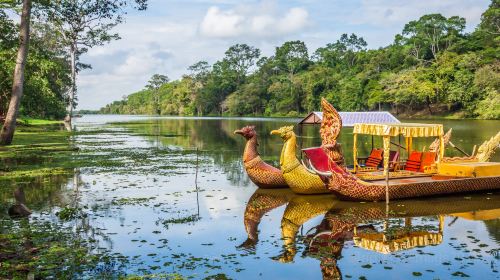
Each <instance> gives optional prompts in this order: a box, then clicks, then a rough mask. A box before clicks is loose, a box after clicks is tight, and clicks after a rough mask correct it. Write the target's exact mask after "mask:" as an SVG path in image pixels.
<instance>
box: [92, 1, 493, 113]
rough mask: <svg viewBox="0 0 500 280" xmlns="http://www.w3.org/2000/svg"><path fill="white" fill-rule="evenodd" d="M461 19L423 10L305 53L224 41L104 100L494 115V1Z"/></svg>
mask: <svg viewBox="0 0 500 280" xmlns="http://www.w3.org/2000/svg"><path fill="white" fill-rule="evenodd" d="M465 23H466V22H465V19H464V18H461V17H458V16H452V17H449V18H446V17H444V16H443V15H441V14H429V15H424V16H422V17H420V18H419V19H417V20H414V21H410V22H409V23H407V24H406V25H405V26H404V28H403V30H402V32H401V33H400V34H397V35H396V36H395V39H394V42H393V43H392V44H390V45H389V46H386V47H383V48H379V49H367V43H366V41H365V40H364V39H363V38H362V37H359V36H357V35H356V34H350V35H349V34H343V35H342V36H341V37H340V38H339V39H338V40H336V41H334V42H332V43H329V44H327V45H326V46H324V47H321V48H318V49H317V50H315V51H313V52H311V51H310V50H308V48H307V46H306V44H305V43H304V42H302V41H289V42H285V43H284V44H283V45H281V46H279V47H276V49H275V52H274V54H273V55H272V56H269V57H264V56H261V52H260V50H259V49H257V48H255V47H252V46H249V45H246V44H236V45H234V46H231V47H230V48H229V49H228V50H227V51H226V52H225V56H224V57H223V58H222V59H221V60H219V61H217V62H215V63H214V64H213V65H209V63H207V62H206V61H200V62H198V63H196V64H194V65H192V66H190V67H189V68H188V69H187V70H188V71H189V73H188V74H186V75H184V76H183V77H182V78H181V79H179V80H174V81H169V79H168V76H167V75H160V74H155V75H154V76H153V77H152V78H151V80H150V81H149V83H148V85H147V86H146V87H145V88H144V89H143V90H141V91H139V92H136V93H133V94H130V95H128V96H126V97H124V98H123V100H120V101H115V102H113V103H111V104H108V105H107V106H105V107H104V108H102V109H101V112H102V113H112V114H161V115H199V116H200V115H231V116H241V115H256V116H260V115H265V116H273V115H276V116H280V115H281V116H285V115H286V116H296V115H299V114H303V113H305V112H308V111H311V110H318V109H319V108H320V106H319V102H320V97H326V98H327V99H328V100H329V101H331V102H332V103H333V104H335V106H336V107H337V108H338V109H339V110H342V111H359V110H390V111H392V112H394V113H396V114H400V115H401V114H402V115H404V116H420V117H422V116H429V115H432V116H445V115H446V116H448V115H453V116H455V117H469V118H482V119H500V94H499V89H500V61H499V55H500V50H499V46H500V37H499V35H500V1H499V0H493V1H492V3H491V4H490V6H489V8H488V9H487V10H486V11H485V12H484V13H483V15H482V18H481V22H480V24H479V25H478V26H477V27H476V28H475V30H474V31H473V32H472V33H466V32H465V31H464V29H465Z"/></svg>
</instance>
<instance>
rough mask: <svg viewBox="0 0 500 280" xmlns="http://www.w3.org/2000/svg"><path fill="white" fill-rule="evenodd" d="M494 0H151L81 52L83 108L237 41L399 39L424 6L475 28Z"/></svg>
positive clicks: (270, 46) (268, 47) (267, 48)
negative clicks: (110, 38)
mask: <svg viewBox="0 0 500 280" xmlns="http://www.w3.org/2000/svg"><path fill="white" fill-rule="evenodd" d="M489 3H490V0H323V1H319V0H289V1H279V0H269V1H265V0H261V1H252V0H240V1H236V0H212V1H209V0H149V7H148V10H146V11H131V12H129V13H128V15H127V17H126V22H125V23H123V24H121V25H119V26H117V27H116V28H115V30H114V31H115V32H117V33H119V34H120V37H121V38H122V39H121V40H118V41H114V42H111V43H110V44H107V45H104V46H99V47H94V48H92V49H90V50H89V52H88V53H87V54H85V55H84V56H82V58H81V59H82V62H85V63H90V64H91V65H92V69H89V70H84V71H82V72H81V73H80V75H79V77H78V80H77V86H78V103H79V104H78V109H99V108H101V107H103V106H104V105H106V104H108V103H110V102H112V101H115V100H120V99H122V97H123V96H125V95H128V94H131V93H134V92H136V91H138V90H141V89H143V88H144V86H145V84H146V83H147V81H148V80H149V78H150V77H151V76H152V75H153V74H156V73H159V74H166V75H168V77H170V79H172V80H175V79H179V78H180V77H181V76H182V75H183V74H186V73H188V71H187V68H188V67H189V66H190V65H192V64H194V63H196V62H198V61H200V60H205V61H207V62H209V63H210V64H213V63H214V62H216V61H217V60H219V59H221V58H222V57H223V56H224V52H225V51H226V50H227V49H228V48H229V47H230V46H231V45H234V44H238V43H240V44H241V43H245V44H248V45H251V46H254V47H257V48H259V49H260V50H261V52H262V55H264V56H270V55H272V54H273V53H274V50H275V48H276V47H277V46H280V45H281V44H283V43H284V42H286V41H290V40H302V41H304V42H305V43H306V45H307V47H308V49H309V53H310V54H312V53H313V52H314V51H315V50H316V49H317V48H319V47H322V46H324V45H326V44H327V43H332V42H335V41H336V40H337V39H338V38H339V37H340V35H341V34H343V33H349V34H350V33H355V34H357V35H358V36H362V37H363V38H364V39H365V40H366V41H367V43H368V47H369V48H379V47H383V46H386V45H388V44H390V43H392V42H393V39H394V36H395V35H396V34H398V33H401V31H402V29H403V27H404V25H405V24H406V23H408V22H409V21H411V20H416V19H418V18H419V17H420V16H422V15H424V14H430V13H441V14H443V15H444V16H446V17H450V16H454V15H459V16H461V17H464V18H465V19H466V20H467V27H466V31H468V32H470V31H473V30H474V28H475V27H476V25H477V24H478V23H479V21H480V18H481V14H482V13H483V12H484V11H485V10H486V8H487V7H488V5H489Z"/></svg>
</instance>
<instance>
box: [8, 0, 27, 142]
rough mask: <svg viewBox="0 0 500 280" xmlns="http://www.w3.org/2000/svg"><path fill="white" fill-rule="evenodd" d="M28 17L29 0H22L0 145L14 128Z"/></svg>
mask: <svg viewBox="0 0 500 280" xmlns="http://www.w3.org/2000/svg"><path fill="white" fill-rule="evenodd" d="M30 17H31V0H23V11H22V14H21V26H20V34H19V50H18V51H17V58H16V67H15V69H14V81H13V83H12V96H11V97H10V103H9V109H8V111H7V115H6V117H5V122H4V124H3V127H2V131H1V132H0V145H10V144H11V143H12V139H13V138H14V131H15V130H16V120H17V116H18V114H19V104H20V103H21V97H22V96H23V85H24V68H25V65H26V60H27V57H28V46H29V40H30Z"/></svg>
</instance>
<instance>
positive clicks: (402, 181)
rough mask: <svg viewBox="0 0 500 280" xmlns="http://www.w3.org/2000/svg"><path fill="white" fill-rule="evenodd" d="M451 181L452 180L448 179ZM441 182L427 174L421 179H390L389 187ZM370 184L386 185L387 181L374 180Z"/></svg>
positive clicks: (420, 177)
mask: <svg viewBox="0 0 500 280" xmlns="http://www.w3.org/2000/svg"><path fill="white" fill-rule="evenodd" d="M448 179H450V178H448ZM437 180H439V179H438V178H436V177H435V176H432V175H428V174H426V175H425V176H419V177H405V178H391V179H389V186H391V185H402V184H415V183H424V182H435V181H437ZM370 183H372V184H376V185H384V186H385V180H373V181H371V182H370Z"/></svg>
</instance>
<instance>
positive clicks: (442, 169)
mask: <svg viewBox="0 0 500 280" xmlns="http://www.w3.org/2000/svg"><path fill="white" fill-rule="evenodd" d="M322 107H323V109H324V110H325V109H326V110H332V109H333V110H335V109H334V108H333V106H332V105H331V104H330V103H328V101H326V100H325V99H322ZM325 117H326V116H325ZM325 117H324V119H323V123H322V129H323V130H324V131H328V123H329V122H330V123H334V124H335V123H338V122H339V121H338V120H337V121H335V120H334V121H328V120H326V121H325ZM330 117H333V118H335V117H336V116H335V114H331V115H330ZM323 126H325V127H324V128H323ZM336 126H337V125H335V127H333V128H332V129H331V130H334V129H336ZM358 135H372V136H379V137H382V138H383V168H375V169H371V170H369V171H370V172H366V170H364V169H362V168H360V166H359V165H358V163H357V159H356V158H357V137H358ZM321 136H322V138H325V137H326V139H324V142H325V141H328V137H329V135H328V134H322V135H321ZM353 136H354V143H353V147H352V149H353V158H354V160H353V166H352V169H349V168H348V166H345V165H343V164H342V163H341V162H339V161H338V160H337V159H336V158H333V157H332V156H331V154H332V152H331V151H329V150H328V149H327V148H325V147H323V150H324V153H323V154H326V155H327V157H324V158H326V161H327V162H325V160H318V158H317V157H318V156H316V158H314V157H315V156H314V155H313V156H312V158H311V156H310V160H309V161H308V163H309V165H308V168H309V169H311V170H313V171H314V172H316V174H318V175H320V176H321V178H322V179H323V180H324V181H325V182H326V184H327V187H328V189H329V190H330V191H331V192H333V193H334V194H335V195H336V196H337V197H339V198H340V199H343V200H355V201H382V200H388V199H405V198H412V197H424V196H434V195H447V194H454V193H463V192H477V191H489V190H497V189H500V163H497V162H488V160H489V158H490V157H491V155H492V153H493V152H492V150H494V149H495V148H496V147H498V145H499V143H500V132H499V133H498V134H497V135H496V136H494V137H492V138H491V139H490V140H489V141H486V142H485V143H483V145H481V147H480V148H479V149H478V153H477V154H476V155H474V156H471V157H467V158H446V157H444V144H445V143H444V142H445V141H444V129H443V125H442V124H418V123H399V124H378V123H377V124H370V123H358V124H355V125H354V129H353ZM400 136H402V137H404V138H405V142H406V148H405V149H406V151H407V153H408V155H410V154H411V151H412V142H413V141H412V140H413V138H415V137H437V138H438V139H439V140H438V141H439V148H438V149H437V152H436V154H435V157H436V160H435V162H432V163H430V164H429V165H428V166H425V168H417V170H393V171H390V168H389V162H390V160H389V156H390V154H391V153H390V145H391V137H400ZM332 143H333V144H335V143H334V141H332ZM330 146H331V144H330ZM408 163H409V161H408V162H407V164H408ZM325 166H326V167H327V170H325ZM419 167H420V164H419Z"/></svg>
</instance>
